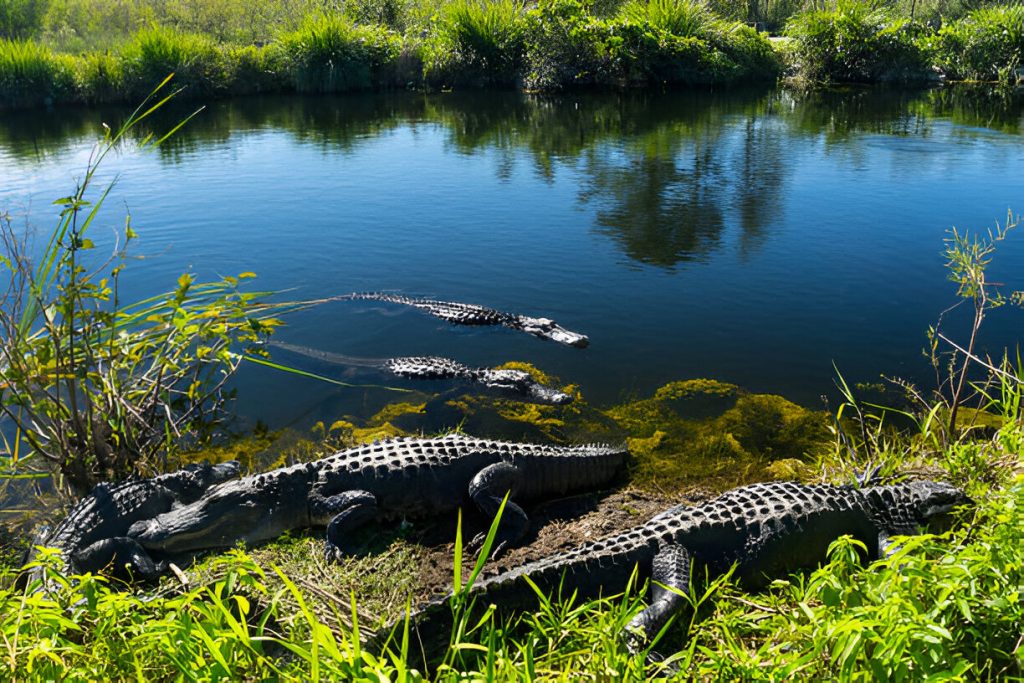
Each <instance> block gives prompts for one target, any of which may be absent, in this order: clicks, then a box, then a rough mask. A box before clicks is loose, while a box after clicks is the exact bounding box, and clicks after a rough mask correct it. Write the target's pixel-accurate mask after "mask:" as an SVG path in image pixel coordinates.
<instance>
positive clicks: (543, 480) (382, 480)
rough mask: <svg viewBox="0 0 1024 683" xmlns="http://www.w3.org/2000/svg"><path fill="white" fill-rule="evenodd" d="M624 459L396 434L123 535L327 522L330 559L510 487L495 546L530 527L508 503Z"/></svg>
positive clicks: (159, 547) (209, 544)
mask: <svg viewBox="0 0 1024 683" xmlns="http://www.w3.org/2000/svg"><path fill="white" fill-rule="evenodd" d="M627 456H628V453H627V451H626V449H625V447H620V448H615V447H609V446H601V445H585V446H544V445H536V444H524V443H512V442H504V441H492V440H486V439H476V438H473V437H469V436H465V435H461V434H449V435H448V436H445V437H442V438H433V439H431V438H398V439H392V440H388V441H384V442H380V443H373V444H367V445H364V446H359V447H356V448H353V449H350V450H347V451H343V452H340V453H336V454H334V455H331V456H328V457H326V458H323V459H321V460H319V461H316V462H311V463H307V464H300V465H293V466H290V467H284V468H281V469H278V470H274V471H272V472H267V473H265V474H257V475H251V476H247V477H243V478H242V479H238V480H235V481H229V482H226V483H224V484H221V485H219V486H217V487H216V488H214V489H212V490H210V491H209V492H208V493H207V494H206V495H205V496H203V497H202V498H200V499H199V500H198V501H196V502H195V503H192V504H191V505H186V506H183V507H178V508H175V509H173V510H171V511H169V512H166V513H164V514H161V515H158V516H156V517H155V518H153V519H148V520H143V521H140V522H138V523H137V524H135V525H134V526H133V527H132V528H131V529H130V530H129V535H130V536H131V537H132V538H133V539H135V540H136V541H137V542H138V543H139V544H140V545H141V546H142V547H143V548H145V549H146V550H147V551H150V552H152V553H154V554H177V553H187V552H197V551H201V550H207V549H214V548H224V547H230V546H232V545H234V544H235V543H237V542H238V541H244V542H246V543H258V542H261V541H266V540H269V539H272V538H275V537H277V536H279V535H280V534H282V533H284V532H286V531H289V530H292V529H298V528H303V527H310V526H326V527H327V546H326V551H327V555H328V557H329V558H335V557H338V556H339V555H340V554H341V548H342V547H344V546H345V545H346V539H347V537H348V535H349V534H350V532H351V531H352V530H353V529H355V528H357V527H359V526H360V525H363V524H365V523H367V522H369V521H370V520H372V519H378V518H385V519H387V518H391V519H395V518H401V517H404V516H416V517H423V516H428V515H432V514H433V515H436V514H441V513H448V512H452V511H454V510H456V509H457V508H458V507H460V506H461V505H462V504H463V503H464V502H467V501H472V502H473V503H475V504H476V505H477V507H479V508H480V509H481V510H482V511H483V512H484V513H486V514H488V515H493V514H495V513H496V512H497V510H498V507H499V506H500V505H501V502H502V500H503V498H504V497H505V495H506V493H509V494H510V496H509V498H510V499H509V501H508V503H507V504H506V506H505V510H504V514H503V516H502V524H501V527H500V534H499V538H498V543H497V545H496V551H497V552H499V553H500V552H501V551H502V550H504V549H505V548H507V547H509V546H510V545H511V544H513V543H515V542H516V541H518V540H519V539H520V538H521V537H522V536H523V535H524V534H525V533H526V531H527V528H528V526H529V520H528V518H527V516H526V513H525V512H523V510H522V508H520V507H519V506H518V505H517V504H516V502H514V501H520V500H529V499H538V498H549V497H555V496H561V495H565V494H567V493H571V492H577V491H586V490H592V489H594V488H597V487H600V486H602V485H605V484H607V483H608V482H610V481H611V480H612V479H613V478H614V477H615V475H616V474H617V472H618V471H619V470H620V469H621V467H622V466H623V465H624V464H625V461H626V458H627Z"/></svg>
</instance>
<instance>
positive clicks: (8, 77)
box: [0, 40, 74, 107]
mask: <svg viewBox="0 0 1024 683" xmlns="http://www.w3.org/2000/svg"><path fill="white" fill-rule="evenodd" d="M73 91H74V79H73V76H72V72H71V68H70V60H69V59H67V58H64V57H59V56H57V55H55V54H53V53H52V52H51V51H50V50H48V49H46V48H44V47H42V46H40V45H39V44H37V43H34V42H31V41H18V40H14V41H8V40H0V101H2V102H3V103H4V104H5V105H6V106H12V107H14V106H23V107H24V106H38V105H40V104H49V103H52V102H54V101H56V100H60V99H66V98H68V97H69V95H72V94H73Z"/></svg>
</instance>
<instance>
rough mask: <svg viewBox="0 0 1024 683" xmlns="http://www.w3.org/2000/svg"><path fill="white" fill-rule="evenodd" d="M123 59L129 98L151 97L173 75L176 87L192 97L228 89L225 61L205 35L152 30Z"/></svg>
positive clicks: (136, 40) (134, 41)
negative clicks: (151, 91) (161, 83)
mask: <svg viewBox="0 0 1024 683" xmlns="http://www.w3.org/2000/svg"><path fill="white" fill-rule="evenodd" d="M120 57H121V69H122V73H123V79H124V88H123V90H124V92H125V94H126V95H128V96H129V97H140V96H143V95H145V94H147V93H149V91H150V90H152V89H153V87H154V84H156V83H160V82H161V81H163V79H164V78H166V77H167V75H168V74H172V73H173V74H174V83H175V85H176V86H177V87H179V88H185V89H186V90H185V92H186V93H187V94H188V95H189V96H193V97H195V96H197V95H208V94H212V93H215V92H218V91H223V90H224V89H225V88H226V86H227V82H226V76H227V70H226V64H225V62H224V57H223V55H222V54H221V51H220V49H219V48H218V46H217V44H216V43H215V42H214V41H213V39H212V38H210V37H208V36H205V35H200V34H194V33H181V32H179V31H175V30H173V29H166V28H154V29H150V30H147V31H143V32H141V33H138V34H136V35H135V36H134V37H133V38H132V40H131V41H130V42H129V43H128V44H127V45H125V46H124V48H123V49H122V50H121V54H120Z"/></svg>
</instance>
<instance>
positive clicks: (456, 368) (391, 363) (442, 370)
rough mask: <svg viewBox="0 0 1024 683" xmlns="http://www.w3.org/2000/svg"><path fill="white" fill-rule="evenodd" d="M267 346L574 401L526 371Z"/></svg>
mask: <svg viewBox="0 0 1024 683" xmlns="http://www.w3.org/2000/svg"><path fill="white" fill-rule="evenodd" d="M267 344H268V346H274V347H277V348H281V349H284V350H285V351H291V352H292V353H298V354H301V355H303V356H309V357H310V358H316V359H319V360H322V361H325V362H328V363H337V364H340V365H352V366H356V367H369V368H377V369H380V370H383V371H385V372H389V373H391V374H393V375H397V376H398V377H406V378H408V379H423V380H431V379H460V380H465V381H467V382H471V383H473V384H477V385H480V386H481V387H483V388H485V389H488V390H490V391H494V392H497V393H499V394H502V395H505V396H511V397H513V398H516V399H519V400H525V401H531V402H534V403H546V404H550V405H564V404H566V403H571V402H572V400H573V397H572V396H570V395H569V394H566V393H564V392H562V391H558V390H557V389H553V388H551V387H548V386H545V385H543V384H541V383H540V382H537V381H536V380H534V379H533V377H532V376H531V375H530V373H528V372H524V371H523V370H503V369H499V368H472V367H469V366H467V365H463V364H462V363H459V362H458V361H455V360H452V359H451V358H442V357H440V356H403V357H400V358H380V359H375V358H356V357H352V356H343V355H341V354H336V353H331V352H330V351H320V350H319V349H311V348H309V347H306V346H299V345H297V344H288V343H286V342H279V341H276V340H274V341H269V342H267Z"/></svg>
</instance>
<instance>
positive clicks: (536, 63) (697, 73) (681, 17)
mask: <svg viewBox="0 0 1024 683" xmlns="http://www.w3.org/2000/svg"><path fill="white" fill-rule="evenodd" d="M529 19H530V22H531V23H530V30H529V32H528V34H527V35H528V38H527V51H526V65H527V66H526V83H527V85H528V87H531V88H535V89H558V88H563V87H568V86H574V85H601V86H614V85H646V84H666V85H675V84H700V83H730V82H735V81H742V80H750V79H753V78H773V77H774V76H775V75H776V74H777V73H778V71H779V68H780V65H779V61H778V59H777V57H776V56H775V53H774V51H773V50H772V47H771V45H770V44H769V42H768V40H767V39H766V38H765V37H764V36H763V35H761V34H760V33H758V32H757V31H755V30H754V29H751V28H749V27H746V26H742V25H738V24H732V23H729V22H724V21H721V20H720V19H718V18H716V17H715V15H714V14H712V13H711V11H710V10H708V9H707V7H706V5H704V4H703V3H702V2H694V1H693V0H655V2H653V3H651V4H645V3H641V2H630V3H628V4H627V5H625V6H624V7H623V9H622V11H621V12H620V13H619V14H618V15H617V16H615V17H613V18H611V19H603V20H602V19H597V18H595V17H593V16H592V15H590V14H589V13H587V12H586V10H585V8H584V7H583V5H582V4H580V3H579V2H576V0H548V1H547V2H542V3H541V4H540V5H539V6H538V8H537V9H536V10H535V11H534V12H531V13H530V16H529Z"/></svg>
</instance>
